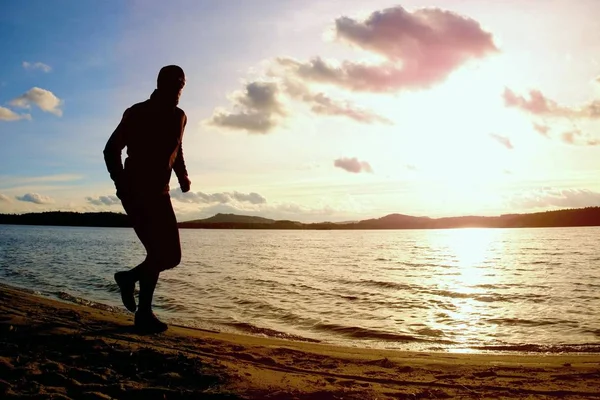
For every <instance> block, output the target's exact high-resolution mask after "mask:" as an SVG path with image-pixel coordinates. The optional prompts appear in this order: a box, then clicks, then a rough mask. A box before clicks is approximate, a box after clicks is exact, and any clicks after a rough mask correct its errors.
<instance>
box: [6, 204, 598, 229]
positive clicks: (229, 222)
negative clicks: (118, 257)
mask: <svg viewBox="0 0 600 400" xmlns="http://www.w3.org/2000/svg"><path fill="white" fill-rule="evenodd" d="M0 224H2V225H32V226H81V227H95V228H104V227H106V228H109V227H110V228H128V227H130V224H129V220H128V217H127V215H126V214H123V213H114V212H101V213H77V212H66V211H49V212H41V213H28V214H0ZM178 226H179V228H180V229H245V230H251V229H255V230H263V229H264V230H407V229H418V230H430V229H464V228H498V229H501V228H575V227H592V226H600V207H586V208H578V209H563V210H555V211H545V212H538V213H529V214H504V215H500V216H491V217H489V216H461V217H442V218H430V217H415V216H410V215H404V214H389V215H386V216H384V217H381V218H372V219H365V220H360V221H351V222H315V223H303V222H299V221H292V220H273V219H268V218H263V217H258V216H249V215H237V214H220V213H219V214H216V215H214V216H212V217H210V218H205V219H199V220H192V221H181V222H178Z"/></svg>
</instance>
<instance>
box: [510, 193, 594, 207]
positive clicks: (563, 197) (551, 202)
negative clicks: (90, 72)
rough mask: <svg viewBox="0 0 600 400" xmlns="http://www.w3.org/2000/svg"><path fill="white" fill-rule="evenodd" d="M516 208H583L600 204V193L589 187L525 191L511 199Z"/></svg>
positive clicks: (511, 203)
mask: <svg viewBox="0 0 600 400" xmlns="http://www.w3.org/2000/svg"><path fill="white" fill-rule="evenodd" d="M509 204H510V205H511V206H513V207H516V208H522V209H529V208H547V207H561V208H582V207H592V206H600V193H598V192H593V191H591V190H587V189H555V188H541V189H536V190H532V191H529V192H525V193H522V194H519V195H516V196H513V197H512V198H511V199H509Z"/></svg>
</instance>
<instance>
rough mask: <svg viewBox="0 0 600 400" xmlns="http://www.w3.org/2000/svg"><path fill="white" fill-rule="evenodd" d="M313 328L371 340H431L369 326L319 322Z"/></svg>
mask: <svg viewBox="0 0 600 400" xmlns="http://www.w3.org/2000/svg"><path fill="white" fill-rule="evenodd" d="M313 329H316V330H318V331H324V332H333V333H336V334H338V335H342V336H345V337H348V338H352V339H371V340H384V341H390V342H429V341H430V340H427V339H421V338H418V337H415V336H411V335H400V334H397V333H391V332H385V331H380V330H375V329H369V328H361V327H358V326H345V325H338V324H326V323H322V322H321V323H318V324H316V325H314V326H313ZM436 342H446V343H451V342H448V341H439V340H436Z"/></svg>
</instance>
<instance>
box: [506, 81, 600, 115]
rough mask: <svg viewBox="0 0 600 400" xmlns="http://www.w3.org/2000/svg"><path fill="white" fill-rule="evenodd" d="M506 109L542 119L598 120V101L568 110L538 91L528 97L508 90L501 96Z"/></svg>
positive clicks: (599, 109) (533, 91)
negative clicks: (542, 117) (515, 109)
mask: <svg viewBox="0 0 600 400" xmlns="http://www.w3.org/2000/svg"><path fill="white" fill-rule="evenodd" d="M502 97H503V98H504V104H505V105H506V106H507V107H514V108H518V109H520V110H521V111H524V112H526V113H528V114H532V115H536V116H544V117H559V118H569V119H579V118H587V119H597V118H600V100H594V101H591V102H590V103H587V104H584V105H583V106H582V107H580V108H569V107H564V106H561V105H559V104H558V103H557V102H556V101H554V100H551V99H549V98H547V97H546V96H544V94H543V93H542V92H540V91H539V90H531V91H529V97H525V96H522V95H517V94H516V93H515V92H513V91H512V90H510V89H509V88H505V89H504V93H503V95H502Z"/></svg>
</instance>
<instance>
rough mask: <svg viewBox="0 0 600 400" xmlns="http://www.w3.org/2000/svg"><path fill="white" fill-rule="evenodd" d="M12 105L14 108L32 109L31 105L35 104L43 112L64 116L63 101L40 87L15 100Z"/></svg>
mask: <svg viewBox="0 0 600 400" xmlns="http://www.w3.org/2000/svg"><path fill="white" fill-rule="evenodd" d="M10 104H11V105H12V106H14V107H21V108H30V107H31V104H35V105H36V106H38V107H39V108H40V109H41V110H42V111H46V112H49V113H52V114H54V115H56V116H59V117H60V116H62V110H61V109H60V107H61V105H62V100H60V99H59V98H58V97H56V96H55V95H54V93H52V92H51V91H49V90H46V89H41V88H38V87H34V88H31V89H30V90H29V91H28V92H26V93H24V94H22V95H21V96H19V97H17V98H15V99H13V100H12V101H11V102H10Z"/></svg>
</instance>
